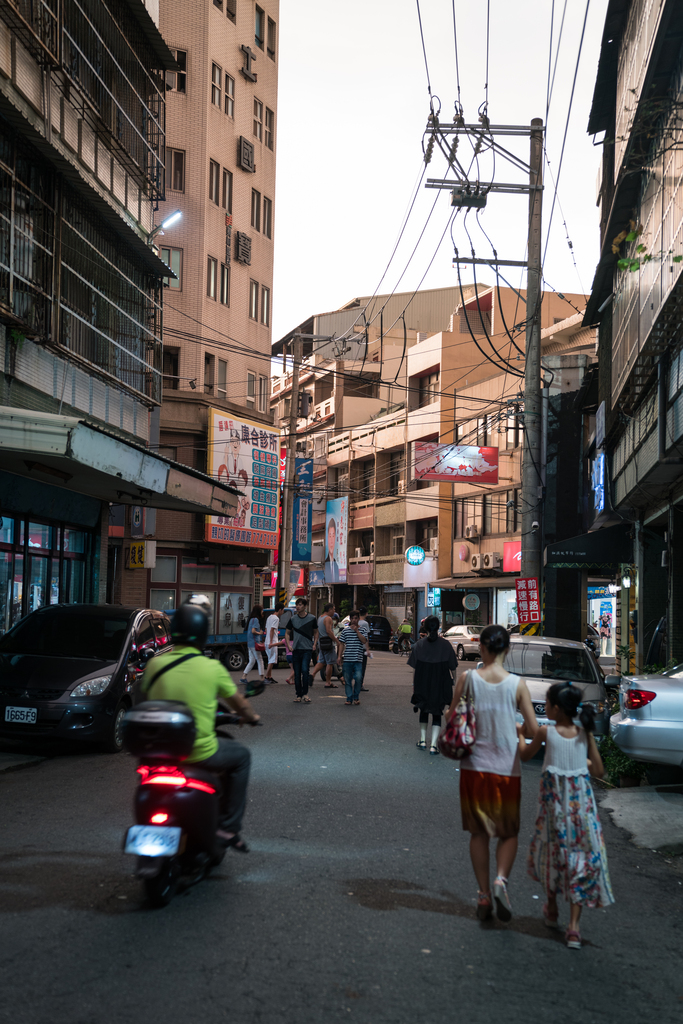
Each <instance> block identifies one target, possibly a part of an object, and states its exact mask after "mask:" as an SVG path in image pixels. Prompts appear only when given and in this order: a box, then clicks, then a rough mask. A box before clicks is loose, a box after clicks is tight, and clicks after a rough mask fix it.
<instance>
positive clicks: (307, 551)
mask: <svg viewBox="0 0 683 1024" xmlns="http://www.w3.org/2000/svg"><path fill="white" fill-rule="evenodd" d="M295 465H296V476H297V481H298V485H297V497H296V499H295V501H294V529H293V531H292V561H293V562H310V560H311V554H312V544H313V537H312V533H311V525H312V523H311V520H312V516H311V488H312V486H313V459H296V463H295Z"/></svg>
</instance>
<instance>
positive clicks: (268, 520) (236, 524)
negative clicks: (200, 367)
mask: <svg viewBox="0 0 683 1024" xmlns="http://www.w3.org/2000/svg"><path fill="white" fill-rule="evenodd" d="M279 452H280V435H279V433H278V431H276V430H272V429H269V428H267V427H264V426H263V424H262V423H254V422H252V421H251V420H245V419H239V420H237V419H232V418H230V417H227V416H226V414H225V413H224V412H223V410H222V409H209V460H208V464H209V473H210V474H211V476H213V477H214V479H216V480H218V481H220V483H224V484H229V485H230V486H231V487H236V488H237V489H238V490H239V491H242V492H243V493H242V496H241V497H239V498H238V499H237V514H236V515H234V516H207V517H206V530H205V540H210V541H214V542H216V541H217V542H218V543H223V544H237V545H239V546H240V547H246V548H268V549H271V550H272V549H276V548H277V535H278V532H277V526H278V504H279V503H278V476H279V472H278V470H279V462H280V457H279Z"/></svg>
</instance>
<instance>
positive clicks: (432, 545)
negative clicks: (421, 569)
mask: <svg viewBox="0 0 683 1024" xmlns="http://www.w3.org/2000/svg"><path fill="white" fill-rule="evenodd" d="M429 550H430V551H431V552H432V554H433V555H438V553H439V538H438V537H430V538H429Z"/></svg>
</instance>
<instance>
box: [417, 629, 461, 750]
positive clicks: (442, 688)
mask: <svg viewBox="0 0 683 1024" xmlns="http://www.w3.org/2000/svg"><path fill="white" fill-rule="evenodd" d="M423 625H424V628H425V630H426V632H427V636H426V637H424V639H422V640H418V642H417V643H416V644H415V646H414V647H413V649H412V651H411V652H410V657H409V658H408V664H409V665H410V667H411V668H414V669H415V675H414V677H413V695H412V697H411V698H410V702H411V704H412V705H413V711H419V712H420V739H419V740H418V742H417V744H416V746H417V747H418V748H419V749H420V750H426V749H427V726H428V724H429V716H430V715H431V716H432V742H431V745H430V747H429V753H430V754H438V753H439V750H438V747H437V745H436V741H437V739H438V736H439V732H440V730H441V716H442V715H443V709H444V708H445V707H448V705H449V704H450V703H451V700H452V699H453V672H454V670H455V669H456V668H457V665H458V659H457V657H456V654H455V651H454V650H453V647H452V646H451V644H450V643H449V642H448V640H444V638H443V637H440V636H439V626H440V625H441V623H440V622H439V620H438V619H437V617H436V615H430V616H429V617H428V618H427V619H425V621H424V624H423Z"/></svg>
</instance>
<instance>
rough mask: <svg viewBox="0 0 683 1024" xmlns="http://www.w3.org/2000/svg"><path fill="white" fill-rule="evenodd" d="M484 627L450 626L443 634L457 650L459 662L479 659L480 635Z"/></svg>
mask: <svg viewBox="0 0 683 1024" xmlns="http://www.w3.org/2000/svg"><path fill="white" fill-rule="evenodd" d="M483 628H484V627H483V626H450V627H449V628H448V629H447V630H446V632H445V633H444V634H443V636H444V639H446V640H448V642H449V643H450V644H452V646H453V647H454V649H455V653H456V656H457V659H458V661H464V660H465V658H478V657H479V634H480V633H481V631H482V629H483Z"/></svg>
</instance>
